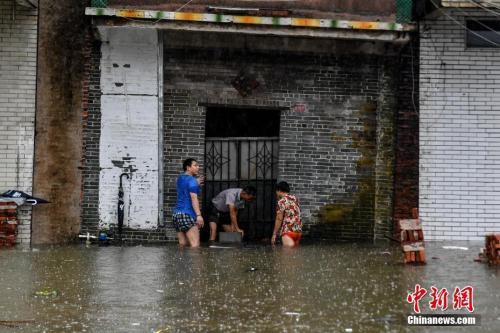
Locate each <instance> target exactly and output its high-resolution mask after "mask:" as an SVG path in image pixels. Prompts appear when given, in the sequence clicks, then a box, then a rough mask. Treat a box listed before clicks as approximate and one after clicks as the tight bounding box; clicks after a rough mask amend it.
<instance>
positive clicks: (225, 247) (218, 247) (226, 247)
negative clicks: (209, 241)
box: [209, 245, 234, 249]
mask: <svg viewBox="0 0 500 333" xmlns="http://www.w3.org/2000/svg"><path fill="white" fill-rule="evenodd" d="M209 248H211V249H234V247H232V246H220V245H210V246H209Z"/></svg>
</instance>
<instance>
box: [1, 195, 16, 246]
mask: <svg viewBox="0 0 500 333" xmlns="http://www.w3.org/2000/svg"><path fill="white" fill-rule="evenodd" d="M17 224H18V220H17V204H16V203H15V202H11V201H8V202H0V247H10V246H14V245H15V244H16V235H17Z"/></svg>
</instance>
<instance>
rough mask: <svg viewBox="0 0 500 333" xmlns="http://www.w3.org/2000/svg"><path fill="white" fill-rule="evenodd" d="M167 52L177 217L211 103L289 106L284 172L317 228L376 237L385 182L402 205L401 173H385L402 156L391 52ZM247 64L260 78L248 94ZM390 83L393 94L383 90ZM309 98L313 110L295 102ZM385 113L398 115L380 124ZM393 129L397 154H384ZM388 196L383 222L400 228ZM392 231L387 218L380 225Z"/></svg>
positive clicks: (169, 147) (168, 161) (170, 163)
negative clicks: (180, 180)
mask: <svg viewBox="0 0 500 333" xmlns="http://www.w3.org/2000/svg"><path fill="white" fill-rule="evenodd" d="M164 57H165V73H164V77H165V96H164V105H165V108H164V114H165V118H164V119H165V123H164V127H165V139H164V142H165V174H164V180H165V196H164V198H165V207H166V213H167V214H166V216H167V218H168V217H169V215H170V213H171V208H172V206H173V205H174V202H175V178H176V176H177V175H178V174H179V172H180V170H181V167H180V166H181V161H182V160H183V159H184V158H186V157H194V158H197V159H198V160H199V161H200V162H201V163H203V153H204V151H203V150H204V145H203V143H204V125H205V107H204V106H203V105H206V104H209V105H219V106H223V105H231V106H239V107H248V108H252V107H260V108H262V107H269V108H277V107H281V108H284V109H285V111H283V112H282V116H281V130H280V156H279V159H280V161H279V179H280V180H285V181H288V182H290V183H291V185H292V190H293V192H294V193H295V194H297V195H298V197H299V198H300V200H301V204H302V214H303V219H304V222H305V223H306V224H308V225H312V226H313V227H312V228H311V229H310V230H308V233H309V234H310V235H311V236H313V237H319V238H331V239H372V238H373V237H374V217H375V192H376V188H377V185H378V188H379V190H380V194H381V195H382V196H384V197H385V198H386V199H387V198H388V199H389V202H388V203H387V204H388V205H389V207H392V205H391V201H392V199H391V197H392V178H390V177H389V178H387V177H384V176H383V175H382V176H381V177H380V178H379V183H378V184H377V183H376V181H377V178H376V174H377V170H379V171H380V172H381V173H382V172H385V171H386V170H389V174H392V168H391V166H390V165H391V163H392V162H391V161H392V159H393V140H392V139H390V138H391V135H393V129H392V126H393V125H392V124H393V119H394V118H393V115H394V105H391V103H392V104H393V102H388V100H391V99H392V100H393V99H394V98H393V95H394V93H393V92H390V89H389V90H386V89H385V88H381V86H382V85H383V84H384V82H386V81H387V82H388V84H389V86H391V83H389V82H390V81H394V79H395V78H394V75H393V73H392V72H391V70H389V71H387V73H386V74H387V76H388V77H385V75H382V73H383V72H384V71H385V69H386V67H385V66H384V65H383V63H384V59H383V58H381V57H377V56H349V57H335V56H320V55H313V54H302V55H300V54H292V53H280V52H274V53H257V52H256V53H248V54H245V53H242V52H240V51H235V50H221V49H218V50H207V49H188V48H185V49H182V50H179V49H166V50H165V55H164ZM243 68H245V69H246V70H247V71H248V72H251V73H253V75H255V77H256V78H257V80H258V81H259V83H260V88H258V89H257V90H256V91H255V92H254V93H253V94H252V95H251V96H249V97H246V98H243V97H241V96H239V94H238V93H237V92H236V90H235V89H234V88H233V87H232V86H231V80H233V79H234V77H235V76H236V75H237V74H238V73H239V71H240V70H241V69H243ZM392 71H394V70H392ZM384 73H385V72H384ZM391 73H392V74H391ZM391 75H392V76H391ZM382 92H384V94H383V95H384V98H387V101H382V100H381V96H380V94H381V93H382ZM379 102H380V103H379ZM299 104H300V105H304V106H305V110H304V109H301V108H295V106H296V105H299ZM379 106H380V107H379ZM384 110H385V111H384ZM377 123H383V124H388V125H387V126H385V125H384V126H381V127H379V128H377ZM384 136H385V137H386V138H387V140H388V142H389V143H388V144H386V145H381V147H382V148H381V149H382V150H384V149H385V151H386V153H387V154H385V155H384V154H383V153H382V152H381V151H380V153H381V154H380V156H379V160H378V161H377V156H378V155H377V144H378V143H379V139H378V138H380V137H384ZM386 159H389V160H388V161H386ZM377 163H381V164H384V165H385V167H382V166H380V168H377ZM386 167H388V169H387V168H386ZM385 175H386V174H385ZM382 192H383V193H382ZM382 202H383V200H382V201H380V202H379V205H380V204H381V203H382ZM382 206H383V205H380V211H379V216H380V223H381V224H384V223H385V224H388V225H389V226H388V227H387V229H391V227H390V224H391V219H390V215H391V214H392V209H391V208H389V209H386V211H385V212H384V211H383V208H382ZM167 221H169V220H167ZM167 225H168V223H167ZM384 232H385V231H384V228H381V230H380V231H379V234H384Z"/></svg>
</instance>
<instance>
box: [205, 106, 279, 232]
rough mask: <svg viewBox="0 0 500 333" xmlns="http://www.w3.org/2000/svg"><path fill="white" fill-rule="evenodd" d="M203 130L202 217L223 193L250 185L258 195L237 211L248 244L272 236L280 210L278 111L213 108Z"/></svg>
mask: <svg viewBox="0 0 500 333" xmlns="http://www.w3.org/2000/svg"><path fill="white" fill-rule="evenodd" d="M205 128H206V132H205V174H204V175H205V188H204V194H203V211H204V215H207V214H208V212H209V211H210V209H211V208H212V204H211V201H212V198H213V197H215V196H216V195H217V194H218V193H219V192H221V191H223V190H225V189H228V188H243V187H245V186H248V185H251V186H253V187H255V188H256V189H257V197H256V200H255V202H253V203H251V204H246V205H245V208H244V209H243V210H240V211H239V213H238V224H239V226H240V228H242V229H243V230H244V231H245V239H246V240H248V241H257V240H261V239H264V238H269V237H270V236H271V234H272V230H273V225H274V217H275V207H276V199H275V185H276V180H277V178H278V156H279V129H280V111H279V110H272V109H271V110H270V109H241V108H225V107H209V108H208V109H207V117H206V127H205Z"/></svg>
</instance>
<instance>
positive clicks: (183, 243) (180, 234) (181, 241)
mask: <svg viewBox="0 0 500 333" xmlns="http://www.w3.org/2000/svg"><path fill="white" fill-rule="evenodd" d="M177 239H179V245H180V246H187V245H189V244H188V240H187V238H186V235H185V234H184V233H183V232H178V233H177Z"/></svg>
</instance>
